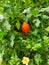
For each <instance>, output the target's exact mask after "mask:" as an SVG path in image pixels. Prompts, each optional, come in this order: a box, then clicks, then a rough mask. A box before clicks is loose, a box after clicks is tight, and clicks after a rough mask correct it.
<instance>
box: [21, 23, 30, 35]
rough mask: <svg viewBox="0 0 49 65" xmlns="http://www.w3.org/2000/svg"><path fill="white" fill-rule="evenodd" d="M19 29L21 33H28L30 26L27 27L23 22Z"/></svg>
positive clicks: (27, 24)
mask: <svg viewBox="0 0 49 65" xmlns="http://www.w3.org/2000/svg"><path fill="white" fill-rule="evenodd" d="M21 29H22V31H23V32H24V33H26V34H27V33H28V32H29V30H30V25H29V23H27V22H23V24H22V26H21Z"/></svg>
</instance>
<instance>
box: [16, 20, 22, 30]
mask: <svg viewBox="0 0 49 65" xmlns="http://www.w3.org/2000/svg"><path fill="white" fill-rule="evenodd" d="M20 25H21V24H20V22H19V21H17V23H16V28H17V29H18V30H19V29H20Z"/></svg>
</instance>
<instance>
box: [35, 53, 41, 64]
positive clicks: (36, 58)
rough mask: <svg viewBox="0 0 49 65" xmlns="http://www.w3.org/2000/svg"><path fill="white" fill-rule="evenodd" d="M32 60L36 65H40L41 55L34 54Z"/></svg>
mask: <svg viewBox="0 0 49 65" xmlns="http://www.w3.org/2000/svg"><path fill="white" fill-rule="evenodd" d="M34 59H35V62H36V64H37V65H40V64H41V62H42V58H41V55H40V54H36V55H35V56H34Z"/></svg>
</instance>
